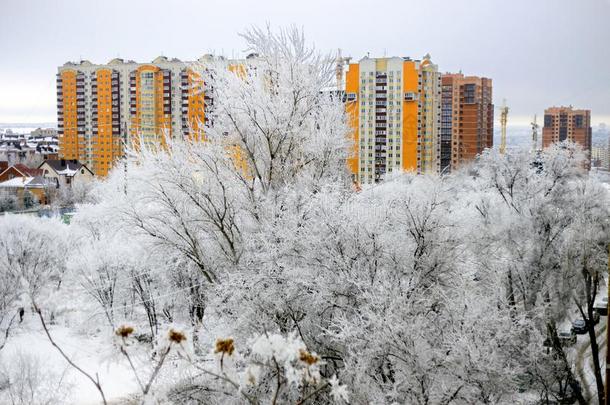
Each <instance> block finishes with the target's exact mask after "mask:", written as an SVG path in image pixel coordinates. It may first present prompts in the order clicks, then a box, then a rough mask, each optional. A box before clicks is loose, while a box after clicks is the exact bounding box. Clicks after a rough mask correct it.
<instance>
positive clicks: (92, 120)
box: [57, 56, 212, 176]
mask: <svg viewBox="0 0 610 405" xmlns="http://www.w3.org/2000/svg"><path fill="white" fill-rule="evenodd" d="M210 58H211V56H204V57H202V58H201V59H200V60H199V61H200V62H205V61H206V60H208V59H210ZM190 66H192V62H183V61H180V60H178V59H175V58H174V59H168V58H166V57H163V56H160V57H158V58H156V59H155V60H153V61H152V62H151V63H136V62H134V61H124V60H122V59H118V58H117V59H113V60H111V61H110V62H109V63H108V64H105V65H95V64H92V63H90V62H88V61H81V62H80V63H78V64H76V63H71V62H68V63H66V64H64V65H63V66H61V67H59V69H58V73H57V121H58V122H57V123H58V129H59V131H58V132H59V152H60V157H61V158H62V159H77V160H79V161H80V162H82V163H84V164H86V165H87V166H88V167H90V168H92V169H93V171H94V172H95V174H96V175H98V176H105V175H106V174H107V173H108V171H109V170H110V169H111V167H112V165H113V163H114V162H115V161H116V160H118V159H120V158H121V157H122V154H123V146H124V145H130V146H133V145H134V144H135V145H136V146H137V145H138V144H139V142H140V141H141V142H144V143H146V144H150V145H158V144H162V143H163V142H164V140H165V139H166V137H170V138H172V137H186V136H191V137H193V138H201V137H203V128H204V126H205V124H206V122H207V117H206V108H207V105H211V103H212V102H211V98H210V96H209V95H207V96H206V95H205V94H204V92H203V83H202V80H201V78H200V77H199V75H198V73H197V72H196V71H194V70H193V69H191V68H190Z"/></svg>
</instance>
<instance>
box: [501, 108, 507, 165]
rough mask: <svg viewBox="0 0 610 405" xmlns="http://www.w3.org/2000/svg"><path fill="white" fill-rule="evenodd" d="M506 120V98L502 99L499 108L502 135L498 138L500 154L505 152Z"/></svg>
mask: <svg viewBox="0 0 610 405" xmlns="http://www.w3.org/2000/svg"><path fill="white" fill-rule="evenodd" d="M507 121H508V106H507V105H506V99H504V100H503V101H502V107H501V108H500V125H502V137H501V138H500V154H502V155H503V154H504V153H505V152H506V123H507Z"/></svg>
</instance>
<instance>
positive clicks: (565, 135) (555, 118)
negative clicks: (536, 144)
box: [542, 106, 592, 152]
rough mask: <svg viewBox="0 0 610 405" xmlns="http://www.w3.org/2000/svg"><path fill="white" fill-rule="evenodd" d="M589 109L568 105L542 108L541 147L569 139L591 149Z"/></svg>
mask: <svg viewBox="0 0 610 405" xmlns="http://www.w3.org/2000/svg"><path fill="white" fill-rule="evenodd" d="M591 137H592V129H591V111H590V110H575V109H574V108H573V107H572V106H570V107H550V108H547V109H546V110H544V127H543V128H542V147H543V148H546V147H547V146H549V145H551V144H553V143H555V142H562V141H565V140H570V141H572V142H575V143H578V144H580V145H581V146H582V147H583V149H585V150H586V151H588V152H590V151H591Z"/></svg>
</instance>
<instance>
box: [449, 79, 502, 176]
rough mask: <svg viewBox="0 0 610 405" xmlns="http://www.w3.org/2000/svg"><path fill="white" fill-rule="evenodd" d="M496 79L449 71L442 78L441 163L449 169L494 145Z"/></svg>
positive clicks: (468, 160) (470, 159)
mask: <svg viewBox="0 0 610 405" xmlns="http://www.w3.org/2000/svg"><path fill="white" fill-rule="evenodd" d="M493 122H494V106H493V101H492V81H491V79H488V78H485V77H476V76H464V75H463V74H461V73H455V74H451V73H446V74H443V78H442V104H441V142H440V148H441V152H440V165H441V171H442V172H449V171H451V170H452V169H456V168H458V167H460V166H461V165H462V164H464V163H467V162H470V161H472V160H474V158H475V157H476V156H477V155H478V154H480V153H481V152H483V151H484V150H485V149H487V148H492V147H493Z"/></svg>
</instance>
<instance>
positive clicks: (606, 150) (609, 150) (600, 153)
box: [591, 143, 610, 170]
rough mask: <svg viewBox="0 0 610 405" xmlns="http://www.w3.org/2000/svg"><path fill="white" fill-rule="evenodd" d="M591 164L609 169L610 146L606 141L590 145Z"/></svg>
mask: <svg viewBox="0 0 610 405" xmlns="http://www.w3.org/2000/svg"><path fill="white" fill-rule="evenodd" d="M591 166H592V167H598V168H600V169H604V170H610V147H609V145H608V143H606V144H597V145H593V146H592V147H591Z"/></svg>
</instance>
